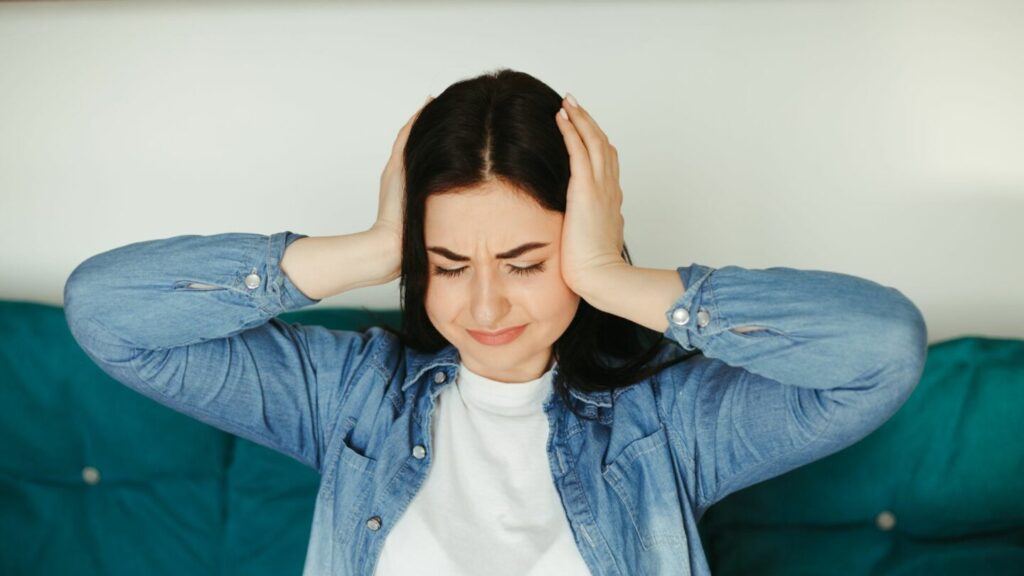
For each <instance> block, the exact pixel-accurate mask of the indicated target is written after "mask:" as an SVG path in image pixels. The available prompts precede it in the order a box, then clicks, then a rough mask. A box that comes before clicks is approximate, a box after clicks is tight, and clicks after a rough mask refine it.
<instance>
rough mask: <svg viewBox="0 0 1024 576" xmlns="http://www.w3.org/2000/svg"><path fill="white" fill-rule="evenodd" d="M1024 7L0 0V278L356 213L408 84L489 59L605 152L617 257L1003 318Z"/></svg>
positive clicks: (1012, 298) (938, 334) (33, 289)
mask: <svg viewBox="0 0 1024 576" xmlns="http://www.w3.org/2000/svg"><path fill="white" fill-rule="evenodd" d="M1022 30H1024V3H1020V2H1012V1H1007V2H980V1H966V0H965V1H963V2H959V3H951V2H883V1H878V2H825V1H821V2H782V1H778V2H773V1H760V2H740V1H725V2H710V1H709V2H679V3H670V2H646V3H637V2H631V3H628V4H627V3H625V2H616V3H589V2H562V3H540V2H518V3H507V4H504V5H500V4H495V3H493V2H487V3H484V2H481V3H479V4H474V3H468V2H454V3H446V4H417V3H394V2H391V3H373V2H359V3H352V2H339V3H326V2H290V3H283V2H282V3H277V4H271V3H237V2H234V3H227V2H221V3H209V2H207V3H189V4H182V3H170V2H167V3H131V2H30V3H4V4H0V241H2V243H3V246H4V249H3V251H2V252H0V277H2V281H0V298H6V299H25V300H35V301H42V302H48V303H56V304H59V303H60V301H61V295H62V288H63V284H64V281H65V279H66V278H67V276H68V274H70V272H71V270H72V269H73V268H74V267H75V266H76V265H77V264H78V263H79V262H81V261H82V260H84V259H85V258H87V257H88V256H90V255H92V254H95V253H97V252H101V251H104V250H107V249H110V248H113V247H115V246H119V245H122V244H127V243H130V242H134V241H139V240H144V239H152V238H160V237H167V236H172V235H177V234H212V233H217V232H226V231H244V232H258V233H263V234H268V233H272V232H277V231H281V230H293V231H296V232H301V233H304V234H309V235H328V234H340V233H347V232H355V231H358V230H362V229H364V228H366V227H368V226H369V225H370V224H371V223H372V222H373V219H374V217H375V216H376V201H377V194H378V190H377V187H378V183H379V178H380V172H381V170H382V169H383V167H384V164H385V162H386V161H387V158H388V155H389V153H390V148H391V144H392V142H393V140H394V137H395V134H396V133H397V131H398V129H399V128H400V127H401V125H402V124H403V123H404V122H405V121H406V120H407V118H408V117H409V116H410V115H411V114H412V113H413V112H414V111H415V110H416V108H417V107H418V106H419V105H420V104H421V103H422V101H423V99H424V98H425V97H426V95H427V94H435V95H436V94H438V93H440V92H441V91H442V90H443V89H444V88H445V87H446V86H447V85H449V84H451V83H452V82H455V81H457V80H460V79H463V78H467V77H471V76H475V75H477V74H480V73H482V72H485V71H489V70H492V69H494V68H497V67H505V66H507V67H511V68H515V69H519V70H523V71H526V72H529V73H531V74H533V75H535V76H537V77H538V78H540V79H541V80H543V81H545V82H547V83H548V84H549V85H551V86H552V87H553V88H554V89H555V90H556V91H558V92H560V93H564V92H565V91H571V92H572V93H573V94H575V95H576V96H577V97H578V98H579V100H580V101H581V102H582V103H583V105H584V106H587V107H588V109H589V110H590V111H591V112H592V113H593V114H594V116H595V118H596V119H597V121H598V122H599V123H600V124H601V126H602V127H603V129H604V130H605V132H606V133H607V134H608V135H609V137H610V139H611V140H612V143H613V144H615V145H616V147H617V148H618V149H619V152H620V162H621V178H622V186H623V190H624V193H625V200H624V205H623V213H624V216H625V220H626V242H627V245H628V246H629V247H630V251H631V253H632V255H633V257H634V263H635V264H637V265H639V266H644V267H662V268H674V267H675V266H681V265H686V264H689V263H691V262H699V263H702V264H706V265H711V266H725V265H729V264H736V265H741V266H747V267H759V268H760V267H769V266H792V267H797V268H811V269H820V270H831V271H840V272H845V273H850V274H856V275H859V276H864V277H867V278H870V279H873V280H875V281H878V282H881V283H883V284H886V285H889V286H895V287H897V288H899V289H900V290H901V291H903V293H904V294H906V295H907V296H909V297H910V298H911V299H912V300H914V301H915V302H916V303H917V304H918V306H920V307H921V309H922V310H923V311H924V313H925V316H926V318H927V320H928V326H929V335H930V339H931V341H932V342H935V341H939V340H943V339H946V338H950V337H954V336H958V335H987V336H1005V337H1024V290H1022V288H1021V287H1022V286H1024V266H1022V265H1021V264H1022V257H1021V249H1022V248H1024V226H1022V225H1021V221H1022V219H1024V113H1022V105H1021V103H1022V102H1024V34H1022V33H1021V31H1022ZM321 305H326V306H343V305H356V306H358V305H367V306H369V307H374V308H377V307H397V306H398V282H397V281H395V282H393V283H391V284H388V285H386V286H379V287H373V288H364V289H360V290H356V291H353V292H350V293H347V294H343V295H340V296H337V297H334V298H329V299H327V300H325V302H324V303H323V304H321Z"/></svg>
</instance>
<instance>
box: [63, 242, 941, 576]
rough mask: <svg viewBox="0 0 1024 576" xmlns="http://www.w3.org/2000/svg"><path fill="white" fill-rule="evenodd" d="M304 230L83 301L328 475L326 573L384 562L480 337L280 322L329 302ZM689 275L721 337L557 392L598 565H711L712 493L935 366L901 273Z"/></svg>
mask: <svg viewBox="0 0 1024 576" xmlns="http://www.w3.org/2000/svg"><path fill="white" fill-rule="evenodd" d="M304 236H305V235H303V234H295V233H292V232H290V231H285V232H278V233H274V234H271V235H269V236H267V235H260V234H251V233H224V234H216V235H209V236H199V235H184V236H176V237H172V238H166V239H159V240H150V241H143V242H137V243H133V244H129V245H126V246H122V247H119V248H116V249H113V250H110V251H107V252H103V253H101V254H98V255H95V256H92V257H90V258H88V259H87V260H85V261H83V262H82V263H81V264H79V265H78V267H77V268H76V269H75V270H74V272H73V273H72V274H71V276H70V277H69V278H68V280H67V283H66V285H65V288H64V310H65V315H66V319H67V322H68V326H69V328H70V330H71V333H72V335H73V336H74V338H75V339H76V340H77V342H78V343H79V344H80V346H81V347H82V348H83V349H84V351H85V352H86V353H87V355H88V356H89V357H90V358H91V359H92V360H93V361H94V362H96V363H97V364H98V365H99V366H100V368H102V369H103V370H104V371H105V372H106V373H107V374H109V375H110V376H111V377H113V378H114V379H116V380H118V381H119V382H121V383H123V384H124V385H126V386H129V387H130V388H132V389H134V390H136V391H138V392H139V393H141V394H143V395H145V396H148V397H149V398H151V399H153V400H155V401H157V402H159V403H161V404H163V405H166V406H168V407H170V408H171V409H174V410H176V411H179V412H181V413H184V414H186V415H189V416H191V417H193V418H195V419H197V420H200V421H202V422H205V423H207V424H210V425H212V426H214V427H216V428H218V429H221V430H223V431H226V432H229V433H232V434H235V435H238V436H240V437H243V438H246V439H248V440H251V441H253V442H256V443H259V444H261V445H263V446H267V447H269V448H271V449H274V450H277V451H280V452H282V453H284V454H287V455H289V456H291V457H293V458H295V459H296V460H298V461H299V462H302V463H303V464H305V465H307V466H309V467H311V468H313V469H315V470H317V471H318V472H319V473H320V474H321V483H320V489H319V492H318V493H317V496H316V505H315V509H314V516H313V526H312V530H311V536H310V542H309V546H308V549H307V555H306V565H305V571H304V574H305V575H306V576H311V575H317V574H330V575H338V576H340V575H349V574H366V575H370V574H372V573H373V570H374V567H375V565H376V562H377V558H378V557H379V554H380V551H381V546H382V545H383V543H384V540H385V538H387V536H388V533H389V532H390V531H391V529H392V528H393V527H394V526H395V524H396V523H397V522H399V521H400V519H401V516H402V513H403V511H404V510H406V509H407V507H408V506H409V503H410V501H412V499H413V497H414V496H415V495H416V492H417V490H418V489H419V488H420V487H421V486H422V485H423V482H424V479H425V477H426V474H427V471H428V469H429V468H430V465H431V460H432V456H433V451H432V442H431V437H430V435H429V430H430V419H431V415H432V413H433V411H434V408H435V401H436V398H437V395H438V393H439V392H440V391H441V389H443V388H444V387H445V386H447V385H449V384H451V383H452V382H453V380H454V378H455V377H456V375H457V373H458V367H459V354H458V351H457V350H456V349H455V348H454V347H453V346H451V345H449V346H448V347H447V348H444V349H442V350H441V351H440V352H438V353H434V354H425V353H421V352H418V351H416V350H413V349H410V348H405V347H403V346H401V345H400V343H399V342H398V341H397V339H396V338H395V337H394V336H393V335H391V334H390V333H389V332H387V331H385V330H383V329H381V328H379V327H372V328H369V329H368V330H366V331H364V332H358V331H342V330H331V329H327V328H325V327H322V326H315V325H310V326H305V325H300V324H298V323H286V322H283V321H281V320H280V319H278V318H276V317H275V316H276V315H278V314H280V313H282V312H285V311H290V310H296V309H299V308H302V307H304V306H309V305H311V304H314V303H316V302H319V300H314V299H310V298H308V297H306V296H305V295H304V294H303V293H302V292H300V291H299V290H298V289H297V288H296V287H295V285H294V284H292V282H291V280H290V279H289V278H288V277H287V276H286V275H285V274H284V273H283V272H282V271H281V268H280V262H281V258H282V257H283V254H284V251H285V249H286V247H287V246H288V245H289V244H290V243H291V242H294V241H295V240H297V239H299V238H302V237H304ZM676 270H677V272H678V274H679V277H680V279H681V280H682V282H683V285H684V286H685V292H684V293H683V294H682V295H681V296H680V297H679V298H678V299H677V300H676V301H675V302H674V303H673V304H672V306H671V307H670V308H669V309H668V310H666V311H665V316H666V318H667V319H668V321H669V324H668V328H667V329H666V330H665V332H664V336H665V337H666V338H669V339H670V340H671V341H673V342H674V343H676V344H678V346H677V347H676V346H674V347H672V348H671V349H672V350H674V351H676V352H682V351H683V350H685V351H693V350H699V352H698V353H693V355H692V356H691V357H690V358H687V359H686V360H684V361H682V362H680V363H678V364H675V365H673V366H671V367H669V368H667V369H664V370H662V371H661V372H660V373H658V374H657V375H655V376H653V377H651V378H648V379H646V380H644V381H642V382H639V383H636V384H633V385H629V386H625V387H621V388H618V389H615V390H613V391H601V392H590V393H584V392H579V391H575V390H574V391H572V392H571V401H572V403H573V404H574V405H575V407H576V409H577V411H579V412H580V413H581V414H583V415H584V416H587V417H588V418H592V419H588V418H580V417H578V416H577V415H575V414H573V412H572V411H571V410H570V409H569V407H567V406H566V405H564V403H563V402H562V401H561V399H560V397H559V396H558V394H555V393H552V394H549V396H548V398H547V400H546V401H545V403H544V405H543V409H544V412H545V414H546V416H547V419H548V422H549V425H550V427H549V436H548V442H547V445H546V446H547V448H546V449H547V455H548V461H549V463H550V467H551V479H552V482H554V484H555V487H556V489H557V490H558V493H559V495H560V497H561V501H562V504H563V508H564V511H565V514H566V517H567V519H568V522H569V525H570V527H571V529H572V532H573V535H574V538H575V541H576V544H577V546H578V548H579V551H580V553H581V555H582V557H583V559H584V560H585V561H586V563H587V565H588V566H589V568H590V570H591V571H592V572H593V573H594V574H599V575H624V576H636V575H640V574H652V575H662V576H664V575H676V574H678V575H688V574H698V575H707V574H709V573H710V572H709V568H708V564H707V560H706V559H705V556H704V551H703V548H702V546H701V543H700V540H699V537H698V532H697V521H698V520H699V519H700V517H701V516H702V515H703V513H704V512H705V511H706V510H707V509H708V507H709V506H711V505H712V504H714V503H715V502H718V501H719V500H721V499H722V498H724V497H725V496H727V495H728V494H730V493H733V492H735V491H737V490H740V489H742V488H745V487H747V486H750V485H752V484H754V483H757V482H761V481H763V480H766V479H768V478H772V477H774V476H777V475H780V474H782V473H784V472H787V471H789V470H792V469H794V468H796V467H798V466H802V465H804V464H807V463H809V462H812V461H814V460H817V459H819V458H822V457H824V456H827V455H829V454H831V453H834V452H837V451H839V450H840V449H842V448H844V447H847V446H849V445H851V444H853V443H855V442H857V441H858V440H860V439H862V438H863V437H865V436H866V435H868V434H869V433H870V432H872V431H874V430H875V429H877V428H878V427H879V426H881V425H882V424H883V423H884V422H885V421H886V420H888V419H889V418H890V417H891V416H892V415H893V414H894V413H895V412H896V410H897V409H898V408H899V407H900V406H901V405H902V404H903V403H904V401H906V399H907V398H908V397H909V396H910V394H911V392H912V391H913V390H914V388H915V386H916V385H917V382H918V379H919V378H920V376H921V373H922V371H923V368H924V362H925V357H926V355H927V332H926V327H925V322H924V319H923V317H922V315H921V313H920V311H919V310H918V309H917V307H915V305H914V304H913V303H912V302H911V301H910V300H908V299H907V298H906V297H905V296H904V295H903V294H901V293H900V292H899V291H898V290H896V289H894V288H889V287H885V286H882V285H880V284H877V283H875V282H872V281H870V280H865V279H863V278H859V277H856V276H850V275H846V274H840V273H833V272H824V271H815V270H798V269H793V268H782V267H777V268H768V269H747V268H741V267H739V266H725V267H721V268H717V269H715V268H711V267H708V266H704V265H700V264H692V265H690V266H683V267H679V268H677V269H676ZM623 297H624V298H626V297H628V295H625V294H624V295H623ZM737 327H758V328H759V329H757V330H754V331H749V332H742V333H741V332H737V331H734V330H733V329H734V328H737ZM450 521H451V522H459V521H460V519H459V518H451V520H450Z"/></svg>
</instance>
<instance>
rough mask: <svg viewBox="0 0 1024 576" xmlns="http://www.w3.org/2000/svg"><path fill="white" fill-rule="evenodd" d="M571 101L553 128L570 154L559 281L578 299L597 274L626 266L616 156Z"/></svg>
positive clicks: (585, 115) (566, 100)
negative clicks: (556, 130) (574, 293)
mask: <svg viewBox="0 0 1024 576" xmlns="http://www.w3.org/2000/svg"><path fill="white" fill-rule="evenodd" d="M569 98H570V96H567V97H566V98H565V99H563V100H562V110H565V111H566V112H567V113H568V119H566V118H564V117H562V112H561V110H560V111H559V112H558V114H556V115H555V122H556V123H557V124H558V128H559V129H560V130H561V131H562V137H563V139H564V140H565V146H566V148H567V149H568V150H569V168H570V171H571V176H570V178H569V189H568V192H567V195H568V197H567V199H566V207H565V216H564V219H563V221H562V246H561V268H562V279H563V280H564V281H565V283H566V285H568V286H569V288H570V289H571V290H572V291H573V292H576V293H577V294H582V293H583V292H582V291H583V290H584V286H585V285H586V283H587V282H589V281H590V279H593V278H595V277H597V276H599V274H598V273H599V272H600V271H602V270H607V269H609V268H614V267H618V266H621V265H623V264H626V265H628V263H627V262H626V261H625V259H624V258H623V257H622V249H623V229H624V224H625V221H624V220H623V218H622V212H621V208H622V188H621V187H620V186H619V157H618V151H617V150H616V149H615V147H614V146H612V145H611V143H610V142H609V141H608V137H607V136H605V133H604V132H602V131H601V128H599V127H598V125H597V123H596V122H594V119H593V118H591V117H590V114H589V113H587V111H586V110H584V109H583V108H582V107H576V106H573V104H572V103H571V102H570V101H569Z"/></svg>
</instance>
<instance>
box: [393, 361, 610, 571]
mask: <svg viewBox="0 0 1024 576" xmlns="http://www.w3.org/2000/svg"><path fill="white" fill-rule="evenodd" d="M551 376H552V374H551V370H548V371H547V372H546V373H544V375H543V376H541V377H540V378H538V379H536V380H531V381H529V382H522V383H515V384H510V383H505V382H498V381H495V380H491V379H488V378H484V377H483V376H481V375H479V374H476V373H474V372H471V371H470V370H469V369H468V368H466V366H465V365H464V364H463V365H461V366H460V368H459V375H458V378H457V379H456V381H455V383H454V384H451V385H449V386H447V387H445V388H444V389H443V390H442V391H441V392H440V394H439V395H438V398H437V401H438V404H437V406H436V409H435V411H434V415H433V417H432V419H431V435H432V443H433V449H434V455H433V461H432V462H431V464H430V470H429V472H428V474H427V478H426V480H425V481H424V485H423V486H422V487H421V488H420V490H419V492H417V494H416V497H415V498H413V500H412V502H411V503H410V504H409V508H408V509H407V510H406V511H405V512H404V513H403V514H402V516H401V517H399V519H398V521H397V522H398V523H397V524H395V527H394V528H393V529H392V531H391V532H390V533H389V534H388V536H387V539H386V540H385V541H384V546H383V548H382V550H381V556H380V559H379V560H378V562H377V567H376V569H375V572H374V574H375V576H398V575H400V576H416V575H419V574H429V575H430V576H434V575H436V574H445V575H447V576H463V575H465V576H470V575H473V576H475V575H478V574H487V575H488V576H503V575H516V576H524V575H529V576H539V575H549V574H557V575H559V576H576V575H580V576H589V574H590V571H589V569H588V568H587V566H586V564H585V563H584V561H583V558H582V556H580V552H579V549H578V548H577V547H576V543H575V541H574V540H573V535H572V530H571V529H570V527H569V523H568V520H567V519H566V515H565V510H564V509H563V508H562V503H561V500H560V498H559V496H558V492H557V490H556V488H555V484H554V479H553V478H552V475H551V468H550V465H549V463H548V456H547V440H548V421H547V416H546V415H545V413H544V409H543V407H542V405H543V403H544V401H545V400H546V399H547V396H548V394H549V393H550V392H551V390H552V380H551Z"/></svg>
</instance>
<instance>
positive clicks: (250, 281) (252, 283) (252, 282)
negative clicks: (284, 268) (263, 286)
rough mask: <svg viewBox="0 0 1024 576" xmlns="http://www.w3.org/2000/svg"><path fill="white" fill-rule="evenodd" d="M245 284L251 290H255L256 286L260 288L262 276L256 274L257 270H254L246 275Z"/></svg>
mask: <svg viewBox="0 0 1024 576" xmlns="http://www.w3.org/2000/svg"><path fill="white" fill-rule="evenodd" d="M245 285H246V286H247V287H248V288H249V289H250V290H255V289H256V288H259V286H260V277H259V275H258V274H256V273H255V272H253V273H252V274H249V275H248V276H246V277H245Z"/></svg>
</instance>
